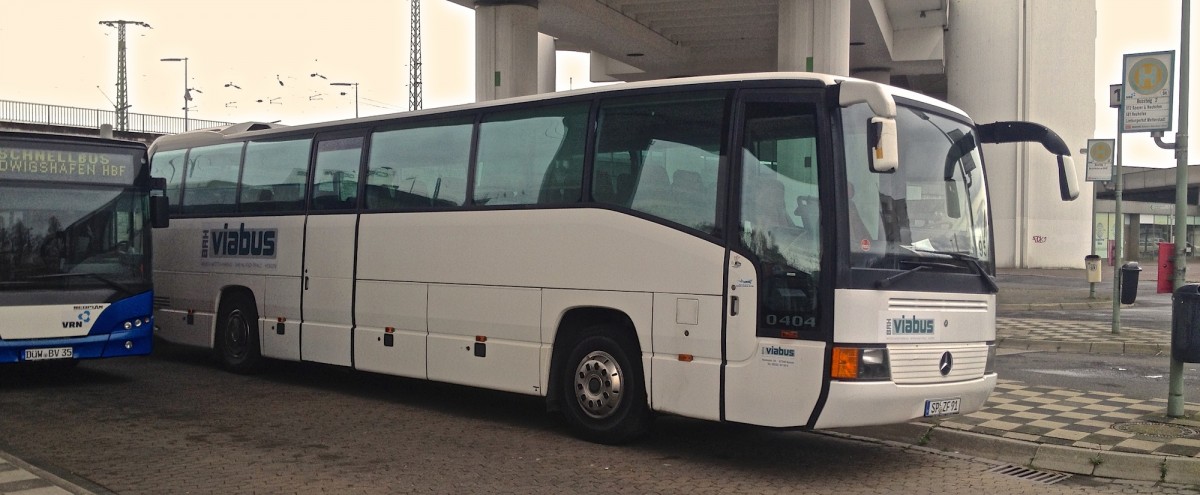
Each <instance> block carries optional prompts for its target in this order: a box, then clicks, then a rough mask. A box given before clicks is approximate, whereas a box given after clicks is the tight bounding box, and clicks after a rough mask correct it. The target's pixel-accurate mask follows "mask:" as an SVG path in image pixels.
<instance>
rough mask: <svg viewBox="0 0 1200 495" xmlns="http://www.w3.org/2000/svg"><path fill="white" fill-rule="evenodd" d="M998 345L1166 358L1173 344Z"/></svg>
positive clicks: (1004, 341) (1002, 341) (1009, 341)
mask: <svg viewBox="0 0 1200 495" xmlns="http://www.w3.org/2000/svg"><path fill="white" fill-rule="evenodd" d="M996 345H997V346H998V347H1001V348H1005V349H1017V350H1023V351H1046V352H1072V353H1077V354H1129V355H1137V356H1165V355H1167V354H1169V353H1170V352H1171V344H1146V343H1139V342H1112V341H1093V342H1071V341H1063V340H1039V339H1025V338H1021V337H1005V338H999V339H996Z"/></svg>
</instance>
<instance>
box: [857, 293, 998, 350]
mask: <svg viewBox="0 0 1200 495" xmlns="http://www.w3.org/2000/svg"><path fill="white" fill-rule="evenodd" d="M834 301H836V303H835V307H834V321H835V322H837V326H836V328H834V333H833V341H834V342H845V343H853V344H865V343H881V344H919V343H949V342H967V343H971V342H974V343H981V342H989V341H994V340H996V296H995V294H956V293H946V292H900V291H884V290H853V289H838V290H837V291H836V293H835V294H834ZM910 319H918V320H921V321H925V320H932V322H933V327H932V328H930V329H928V331H925V330H924V329H918V331H915V332H914V331H907V329H894V328H892V326H890V325H889V324H890V323H891V322H895V321H898V320H910Z"/></svg>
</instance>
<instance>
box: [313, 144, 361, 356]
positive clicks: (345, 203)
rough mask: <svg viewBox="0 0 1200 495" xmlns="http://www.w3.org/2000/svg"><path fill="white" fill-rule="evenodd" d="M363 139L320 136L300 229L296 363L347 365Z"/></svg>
mask: <svg viewBox="0 0 1200 495" xmlns="http://www.w3.org/2000/svg"><path fill="white" fill-rule="evenodd" d="M364 139H365V138H364V137H363V136H362V135H350V136H346V135H344V134H343V135H334V136H320V137H318V140H317V146H316V148H317V155H316V166H315V167H314V170H313V175H312V177H311V178H310V185H309V207H308V208H309V209H308V212H309V215H308V220H307V223H306V225H305V229H304V273H303V276H302V277H301V283H302V288H301V292H302V293H303V296H302V302H301V312H302V315H303V319H304V322H303V324H302V326H301V328H300V359H302V360H304V361H315V362H318V363H327V364H336V365H341V366H351V365H352V364H353V363H352V358H351V340H352V337H351V332H352V330H353V328H354V321H353V311H352V309H353V301H354V255H355V252H356V239H357V225H358V215H357V213H356V208H357V206H358V191H359V186H358V182H359V180H358V179H359V177H361V175H362V174H361V173H360V169H361V165H362V155H363V153H362V150H363V141H364Z"/></svg>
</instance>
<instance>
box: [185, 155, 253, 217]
mask: <svg viewBox="0 0 1200 495" xmlns="http://www.w3.org/2000/svg"><path fill="white" fill-rule="evenodd" d="M187 162H188V167H187V178H186V179H185V184H184V195H185V196H186V197H184V198H183V200H182V201H181V203H182V208H183V213H199V214H212V213H232V212H233V211H234V210H236V208H237V178H238V176H239V175H240V174H239V171H240V169H241V166H242V143H229V144H219V145H215V146H204V147H201V148H193V149H192V150H191V152H190V153H188V158H187Z"/></svg>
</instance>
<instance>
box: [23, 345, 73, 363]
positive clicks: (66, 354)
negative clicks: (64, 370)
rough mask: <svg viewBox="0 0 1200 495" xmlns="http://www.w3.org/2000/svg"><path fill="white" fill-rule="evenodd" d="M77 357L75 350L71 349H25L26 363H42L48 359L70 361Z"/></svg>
mask: <svg viewBox="0 0 1200 495" xmlns="http://www.w3.org/2000/svg"><path fill="white" fill-rule="evenodd" d="M73 357H75V350H74V349H72V348H70V347H49V348H45V349H25V360H26V361H42V360H46V359H70V358H73Z"/></svg>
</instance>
